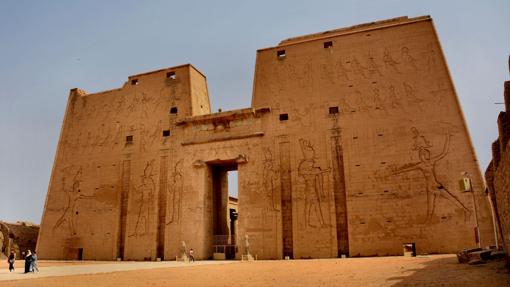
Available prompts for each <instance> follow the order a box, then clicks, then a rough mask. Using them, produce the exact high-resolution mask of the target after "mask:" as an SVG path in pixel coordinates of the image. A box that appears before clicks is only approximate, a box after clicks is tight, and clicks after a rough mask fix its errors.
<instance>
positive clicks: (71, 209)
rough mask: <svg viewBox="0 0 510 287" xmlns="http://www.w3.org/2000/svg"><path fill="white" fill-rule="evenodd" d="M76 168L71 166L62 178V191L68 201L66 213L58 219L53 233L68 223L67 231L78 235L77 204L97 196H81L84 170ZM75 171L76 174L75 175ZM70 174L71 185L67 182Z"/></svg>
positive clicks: (65, 170) (65, 206)
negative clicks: (81, 200)
mask: <svg viewBox="0 0 510 287" xmlns="http://www.w3.org/2000/svg"><path fill="white" fill-rule="evenodd" d="M75 170H76V167H75V166H70V167H68V168H65V169H64V170H63V173H64V175H63V176H62V191H63V192H64V194H65V196H66V201H65V205H64V211H63V212H62V214H61V215H60V217H59V218H58V219H57V222H56V223H55V225H54V226H53V232H54V231H55V230H56V229H57V228H59V227H61V226H63V224H64V223H67V229H68V231H69V233H70V235H71V236H73V235H76V219H77V215H78V211H77V210H76V206H77V203H78V201H79V200H80V199H92V198H94V197H95V196H93V195H84V194H81V189H80V185H81V181H82V180H81V175H82V168H81V167H78V168H77V170H76V171H75ZM73 171H75V172H74V174H73ZM70 174H73V175H72V181H71V183H70V184H69V183H68V182H67V178H68V176H69V175H70Z"/></svg>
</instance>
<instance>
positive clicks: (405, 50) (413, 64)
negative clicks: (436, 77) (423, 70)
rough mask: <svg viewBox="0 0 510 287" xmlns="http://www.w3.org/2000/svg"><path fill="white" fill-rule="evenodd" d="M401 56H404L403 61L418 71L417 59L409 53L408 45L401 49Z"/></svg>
mask: <svg viewBox="0 0 510 287" xmlns="http://www.w3.org/2000/svg"><path fill="white" fill-rule="evenodd" d="M400 57H401V58H402V61H403V62H404V64H406V65H407V66H409V67H411V68H412V69H413V70H414V71H418V66H417V65H416V60H415V59H414V58H413V56H411V54H410V53H409V48H408V47H405V46H404V47H402V48H401V49H400Z"/></svg>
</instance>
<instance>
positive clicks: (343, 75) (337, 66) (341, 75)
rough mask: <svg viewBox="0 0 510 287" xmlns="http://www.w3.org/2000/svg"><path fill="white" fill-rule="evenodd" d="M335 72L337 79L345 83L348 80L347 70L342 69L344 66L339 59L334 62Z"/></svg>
mask: <svg viewBox="0 0 510 287" xmlns="http://www.w3.org/2000/svg"><path fill="white" fill-rule="evenodd" d="M335 70H336V74H337V78H338V79H344V80H346V81H349V80H350V79H349V75H348V74H347V68H345V67H344V64H343V63H342V60H341V59H340V60H338V61H336V63H335Z"/></svg>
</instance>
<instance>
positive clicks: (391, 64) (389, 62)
mask: <svg viewBox="0 0 510 287" xmlns="http://www.w3.org/2000/svg"><path fill="white" fill-rule="evenodd" d="M383 62H384V66H385V67H386V68H387V69H390V70H393V71H394V72H395V73H398V74H400V71H399V70H398V68H397V65H398V64H399V63H398V62H397V61H395V60H394V59H393V57H392V56H391V54H390V51H389V50H388V49H387V48H386V49H384V55H383Z"/></svg>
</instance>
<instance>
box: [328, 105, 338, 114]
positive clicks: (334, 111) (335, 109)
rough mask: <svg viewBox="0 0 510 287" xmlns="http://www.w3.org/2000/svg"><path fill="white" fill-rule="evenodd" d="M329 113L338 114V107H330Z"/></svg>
mask: <svg viewBox="0 0 510 287" xmlns="http://www.w3.org/2000/svg"><path fill="white" fill-rule="evenodd" d="M329 114H330V115H333V114H338V107H329Z"/></svg>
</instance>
